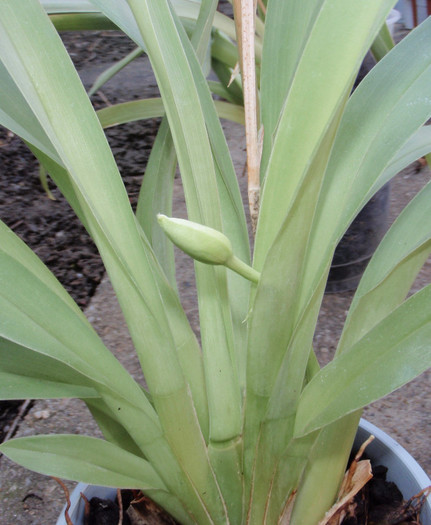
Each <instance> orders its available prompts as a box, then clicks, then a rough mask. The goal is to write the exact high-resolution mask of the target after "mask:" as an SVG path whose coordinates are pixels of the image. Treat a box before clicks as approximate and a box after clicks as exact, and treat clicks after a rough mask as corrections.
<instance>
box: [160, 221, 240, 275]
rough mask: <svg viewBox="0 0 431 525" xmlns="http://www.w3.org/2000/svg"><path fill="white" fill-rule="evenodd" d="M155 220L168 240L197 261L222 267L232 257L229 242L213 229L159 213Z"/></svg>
mask: <svg viewBox="0 0 431 525" xmlns="http://www.w3.org/2000/svg"><path fill="white" fill-rule="evenodd" d="M157 220H158V221H159V224H160V226H161V227H162V228H163V231H164V232H165V233H166V235H167V236H168V237H169V239H170V240H171V241H172V242H173V243H174V244H175V245H176V246H178V248H180V249H181V250H182V251H183V252H185V253H187V254H188V255H190V257H193V259H195V260H197V261H200V262H203V263H206V264H223V265H224V264H226V263H227V262H228V261H229V260H230V259H231V258H232V256H233V251H232V244H231V242H230V240H229V239H228V238H227V237H226V235H224V234H223V233H221V232H219V231H217V230H214V229H213V228H209V227H208V226H204V225H202V224H198V223H197V222H192V221H188V220H185V219H174V218H169V217H166V215H162V214H160V213H159V214H158V215H157Z"/></svg>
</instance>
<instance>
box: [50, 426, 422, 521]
mask: <svg viewBox="0 0 431 525" xmlns="http://www.w3.org/2000/svg"><path fill="white" fill-rule="evenodd" d="M371 434H372V435H373V436H374V437H375V440H374V441H372V442H371V443H370V444H369V445H368V447H367V449H366V454H367V456H369V457H370V459H371V461H377V458H379V459H378V463H379V464H384V465H385V466H386V467H388V475H387V478H388V480H389V481H396V483H397V485H398V488H399V489H400V490H401V492H402V494H403V497H404V499H408V498H410V497H411V496H413V495H415V494H417V493H418V492H419V491H420V490H422V489H424V488H425V487H428V486H430V485H431V480H430V478H429V477H428V475H427V474H426V473H425V471H424V470H423V468H422V467H421V466H420V465H419V463H418V462H417V461H416V460H415V459H414V458H413V456H412V455H411V454H409V452H407V450H406V449H405V448H404V447H402V446H401V445H400V444H399V443H398V442H397V441H395V439H393V438H391V437H390V436H389V435H388V434H386V432H384V431H383V430H381V429H380V428H379V427H377V426H376V425H373V424H372V423H370V422H369V421H366V420H365V419H361V420H360V422H359V427H358V431H357V434H356V438H355V442H354V445H353V448H355V447H356V448H359V447H360V445H361V444H362V443H363V442H364V441H365V440H366V439H368V437H369V436H370V435H371ZM81 492H84V493H85V495H86V497H87V498H88V499H91V498H92V497H94V496H98V497H102V498H107V499H114V498H115V496H116V493H117V489H116V488H110V487H100V486H95V485H89V484H86V483H82V482H81V483H78V484H77V485H76V487H75V489H74V490H73V492H72V494H71V496H70V502H71V506H70V509H69V515H70V516H71V518H72V519H75V520H76V516H77V515H78V516H79V515H80V514H83V512H84V501H83V500H82V498H81V497H80V493H81ZM65 508H66V506H64V507H63V509H62V511H61V513H60V516H59V518H58V520H57V523H56V525H66V521H65V518H64V511H65ZM421 517H422V520H423V522H424V524H428V523H429V524H431V501H430V498H428V499H427V501H426V503H425V504H424V506H423V509H422V513H421ZM76 525H79V522H76Z"/></svg>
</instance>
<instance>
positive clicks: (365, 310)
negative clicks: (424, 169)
mask: <svg viewBox="0 0 431 525" xmlns="http://www.w3.org/2000/svg"><path fill="white" fill-rule="evenodd" d="M430 202H431V184H430V183H428V184H427V185H426V186H425V187H424V188H423V189H422V190H421V191H420V192H419V193H418V194H417V195H416V196H415V197H414V198H413V199H412V200H411V201H410V203H409V204H408V205H407V206H406V208H405V209H404V210H403V212H402V213H401V214H400V216H399V217H398V218H397V220H396V221H395V222H394V224H393V225H392V227H391V228H390V229H389V231H388V233H387V234H386V236H385V237H384V239H383V241H382V242H381V243H380V245H379V247H378V248H377V250H376V252H375V253H374V255H373V257H372V259H371V261H370V262H369V264H368V266H367V269H366V271H365V273H364V275H363V277H362V279H361V282H360V283H359V286H358V289H357V291H356V294H355V296H354V298H353V300H352V304H351V306H350V310H349V314H348V317H347V319H346V322H345V325H344V330H343V334H342V336H341V339H340V342H339V345H338V349H337V353H338V352H341V351H343V350H344V349H347V348H349V347H350V346H351V345H352V344H353V343H355V342H356V341H357V340H358V339H360V338H361V337H362V336H364V335H365V334H366V333H367V332H368V331H369V330H370V329H371V328H372V327H373V326H375V325H376V324H377V323H378V322H379V321H380V320H381V319H383V318H384V317H385V316H386V315H388V314H389V313H390V312H391V311H392V310H393V309H394V308H396V307H397V306H398V305H399V304H400V303H401V302H402V301H403V300H404V298H405V296H406V295H407V292H408V291H409V289H410V287H411V285H412V284H413V281H414V280H415V278H416V275H417V273H418V272H419V270H420V269H421V267H422V265H423V264H424V263H425V261H426V259H427V258H428V256H429V254H430V253H431V226H430V224H429V220H428V218H429V213H430Z"/></svg>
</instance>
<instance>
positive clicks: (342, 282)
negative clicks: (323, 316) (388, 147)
mask: <svg viewBox="0 0 431 525" xmlns="http://www.w3.org/2000/svg"><path fill="white" fill-rule="evenodd" d="M389 184H390V183H388V184H386V185H385V186H383V188H381V189H380V190H379V191H378V192H377V193H376V194H375V195H374V197H372V198H371V200H370V201H369V202H368V203H367V204H366V205H365V207H364V208H363V209H362V210H361V211H360V213H359V215H358V216H357V217H356V218H355V220H354V221H353V222H352V224H351V225H350V227H349V229H348V230H347V232H346V233H345V234H344V236H343V238H342V239H341V241H340V242H339V244H338V246H337V248H336V250H335V253H334V257H333V259H332V263H331V269H330V271H329V276H328V283H327V285H326V292H327V293H336V292H345V291H347V290H354V289H355V288H356V287H357V286H358V284H359V281H360V279H361V277H362V274H363V273H364V270H365V268H366V266H367V264H368V262H369V260H370V259H371V257H372V255H373V253H374V251H375V249H376V248H377V246H378V245H379V243H380V241H381V240H382V238H383V236H384V234H385V233H386V230H387V226H388V217H389V193H390V186H389Z"/></svg>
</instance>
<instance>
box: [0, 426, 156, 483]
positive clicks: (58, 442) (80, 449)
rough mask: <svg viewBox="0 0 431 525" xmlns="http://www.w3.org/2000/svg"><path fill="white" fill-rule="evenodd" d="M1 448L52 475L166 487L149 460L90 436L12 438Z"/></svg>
mask: <svg viewBox="0 0 431 525" xmlns="http://www.w3.org/2000/svg"><path fill="white" fill-rule="evenodd" d="M0 450H1V451H2V452H3V453H4V454H5V455H6V456H8V457H9V458H10V459H12V460H13V461H16V462H17V463H19V464H20V465H23V466H25V467H27V468H29V469H31V470H35V471H36V472H40V473H42V474H47V475H49V476H59V477H65V478H68V479H71V480H76V481H78V480H79V481H83V482H84V483H91V484H94V485H106V482H107V481H109V485H108V486H113V487H118V488H137V489H138V488H140V489H147V490H148V489H158V490H166V487H165V484H164V483H163V481H162V480H161V479H160V477H159V476H158V474H157V473H156V472H155V471H154V469H153V467H152V466H151V465H150V464H149V463H148V461H146V460H144V459H142V458H141V457H139V456H135V455H133V454H131V453H130V452H126V451H124V450H123V449H121V448H120V447H117V446H116V445H113V444H112V443H109V442H108V441H104V440H101V439H96V438H92V437H87V436H77V435H76V436H74V435H61V434H58V435H46V436H32V437H25V438H18V439H12V440H10V441H7V442H5V443H3V444H2V445H1V446H0Z"/></svg>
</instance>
